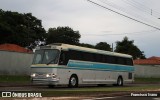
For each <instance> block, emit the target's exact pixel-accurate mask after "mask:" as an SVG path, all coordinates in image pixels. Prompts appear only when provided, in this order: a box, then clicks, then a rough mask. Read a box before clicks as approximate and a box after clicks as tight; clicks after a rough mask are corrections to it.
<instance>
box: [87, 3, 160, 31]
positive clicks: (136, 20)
mask: <svg viewBox="0 0 160 100" xmlns="http://www.w3.org/2000/svg"><path fill="white" fill-rule="evenodd" d="M87 1H88V2H90V3H92V4H95V5H97V6H99V7H102V8H104V9H107V10H109V11H112V12H114V13H116V14H119V15H121V16H123V17H126V18H129V19H131V20H134V21H136V22H139V23H141V24H144V25H146V26H149V27H152V28H155V29H157V30H160V28H158V27H156V26H152V25H150V24H147V23H144V22H142V21H139V20H137V19H134V18H132V17H129V16H127V15H124V14H122V13H119V12H117V11H115V10H112V9H110V8H107V7H105V6H103V5H100V4H98V3H96V2H94V1H91V0H87Z"/></svg>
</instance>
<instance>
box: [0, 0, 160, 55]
mask: <svg viewBox="0 0 160 100" xmlns="http://www.w3.org/2000/svg"><path fill="white" fill-rule="evenodd" d="M91 1H93V2H95V3H97V4H100V5H101V6H103V7H105V8H103V7H100V6H97V5H95V4H93V3H91V2H89V1H87V0H0V9H3V10H5V11H7V10H9V11H15V12H19V13H32V15H33V16H35V17H37V18H38V19H40V20H42V25H43V27H44V28H45V29H46V30H48V29H49V28H54V27H58V26H69V27H71V28H72V29H73V30H75V31H79V32H80V34H81V38H80V42H81V43H89V44H92V45H96V44H97V43H99V42H107V43H108V44H110V45H111V44H112V43H113V44H114V47H115V46H116V44H115V43H116V41H122V39H123V38H124V37H125V36H127V37H128V38H129V40H134V44H135V45H136V46H138V48H140V50H141V51H144V54H145V55H146V57H151V56H160V44H159V41H160V30H158V29H155V28H153V27H156V28H160V19H158V18H160V6H159V4H160V0H91ZM107 9H111V10H113V11H116V12H118V13H120V14H123V15H125V16H127V17H129V18H132V19H135V20H138V21H140V22H143V23H146V24H147V25H151V26H153V27H150V26H147V25H144V24H142V23H139V22H137V21H134V20H131V19H129V18H126V17H124V16H122V15H119V14H117V13H115V12H113V11H110V10H107Z"/></svg>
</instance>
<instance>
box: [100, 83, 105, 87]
mask: <svg viewBox="0 0 160 100" xmlns="http://www.w3.org/2000/svg"><path fill="white" fill-rule="evenodd" d="M105 86H106V84H98V87H105Z"/></svg>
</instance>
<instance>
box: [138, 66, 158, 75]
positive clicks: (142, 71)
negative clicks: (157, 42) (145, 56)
mask: <svg viewBox="0 0 160 100" xmlns="http://www.w3.org/2000/svg"><path fill="white" fill-rule="evenodd" d="M135 77H145V78H151V77H153V78H160V65H135Z"/></svg>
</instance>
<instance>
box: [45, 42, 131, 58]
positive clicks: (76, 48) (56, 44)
mask: <svg viewBox="0 0 160 100" xmlns="http://www.w3.org/2000/svg"><path fill="white" fill-rule="evenodd" d="M47 46H60V47H61V48H62V50H77V51H84V52H90V53H97V54H105V55H111V56H119V57H126V58H132V56H131V55H128V54H122V53H116V52H110V51H104V50H98V49H92V48H87V47H81V46H75V45H70V44H64V43H53V44H49V45H47Z"/></svg>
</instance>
